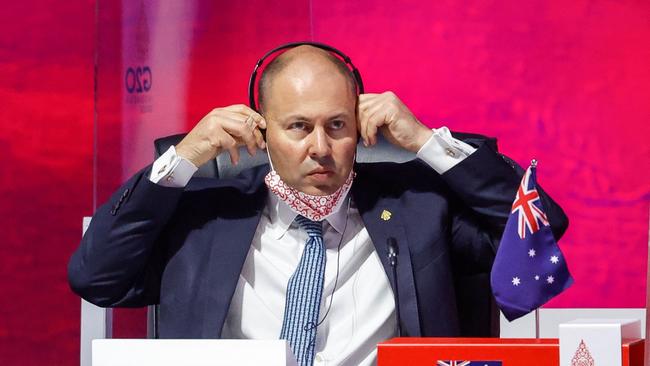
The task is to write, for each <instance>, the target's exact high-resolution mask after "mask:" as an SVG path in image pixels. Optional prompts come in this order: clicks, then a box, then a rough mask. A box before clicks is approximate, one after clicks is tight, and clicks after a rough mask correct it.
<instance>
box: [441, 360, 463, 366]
mask: <svg viewBox="0 0 650 366" xmlns="http://www.w3.org/2000/svg"><path fill="white" fill-rule="evenodd" d="M467 365H469V361H448V362H447V361H438V366H467Z"/></svg>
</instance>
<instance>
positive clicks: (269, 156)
mask: <svg viewBox="0 0 650 366" xmlns="http://www.w3.org/2000/svg"><path fill="white" fill-rule="evenodd" d="M266 156H267V157H268V158H269V165H271V171H272V172H274V171H275V168H274V167H273V161H272V160H271V153H270V152H269V144H266Z"/></svg>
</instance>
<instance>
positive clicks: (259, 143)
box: [176, 104, 266, 167]
mask: <svg viewBox="0 0 650 366" xmlns="http://www.w3.org/2000/svg"><path fill="white" fill-rule="evenodd" d="M260 128H266V121H265V120H264V117H262V115H260V114H259V113H257V112H255V111H254V110H252V109H251V108H249V107H247V106H245V105H243V104H235V105H231V106H228V107H224V108H216V109H213V110H212V111H211V112H210V113H208V114H207V115H206V116H205V117H203V119H201V120H200V121H199V123H197V124H196V126H194V128H193V129H192V131H190V132H189V133H188V134H187V136H185V138H184V139H183V140H182V141H181V142H180V143H178V145H177V146H176V154H178V156H180V157H182V158H185V159H187V160H189V161H191V162H192V164H194V165H195V166H197V167H200V166H201V165H203V164H205V163H206V162H208V161H209V160H211V159H214V158H215V157H216V156H217V155H219V154H221V152H222V151H224V150H227V151H228V152H229V153H230V161H231V162H232V163H233V164H237V162H238V161H239V147H240V146H244V145H245V146H246V149H247V150H248V153H249V154H250V155H251V156H253V155H255V153H256V152H257V149H258V148H259V149H260V150H262V149H265V148H266V144H265V142H264V138H263V137H262V133H261V132H260V130H259V129H260Z"/></svg>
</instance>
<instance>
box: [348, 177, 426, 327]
mask: <svg viewBox="0 0 650 366" xmlns="http://www.w3.org/2000/svg"><path fill="white" fill-rule="evenodd" d="M376 186H377V182H375V183H374V184H373V183H372V182H370V180H364V177H363V174H362V172H359V174H358V175H357V179H356V180H355V182H354V184H353V186H352V197H353V198H354V202H355V203H356V205H357V208H358V209H359V213H360V215H361V218H362V219H363V222H364V224H365V226H366V229H367V230H368V234H369V235H370V238H371V240H372V242H373V244H374V245H375V249H376V250H377V254H378V255H379V258H380V259H381V263H382V265H383V266H384V270H385V271H386V274H387V275H388V278H389V279H390V284H391V287H392V289H393V293H394V292H395V284H394V279H393V272H392V267H391V265H390V263H389V262H388V246H387V241H388V238H390V237H392V238H394V239H395V240H396V241H397V245H398V248H399V254H398V258H397V259H398V262H397V263H398V264H397V283H398V285H399V286H398V288H399V302H400V317H401V320H402V335H404V336H411V337H418V336H420V335H421V330H420V319H419V312H418V304H417V294H416V291H415V281H414V279H413V269H412V264H411V255H410V250H409V244H408V239H407V236H406V231H405V226H404V223H403V221H402V220H403V217H402V213H403V211H402V209H401V207H400V206H399V202H398V198H394V197H385V196H382V195H381V194H380V193H379V192H378V191H377V190H376V189H375V188H374V187H376Z"/></svg>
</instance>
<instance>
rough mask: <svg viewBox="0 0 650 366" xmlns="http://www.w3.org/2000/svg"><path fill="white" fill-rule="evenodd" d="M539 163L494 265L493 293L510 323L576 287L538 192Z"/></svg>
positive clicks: (529, 173) (529, 174)
mask: <svg viewBox="0 0 650 366" xmlns="http://www.w3.org/2000/svg"><path fill="white" fill-rule="evenodd" d="M536 165H537V164H536V161H534V160H533V162H532V164H531V166H530V167H529V168H528V169H527V170H526V174H524V176H523V178H522V179H521V184H520V185H519V189H518V190H517V195H516V196H515V201H514V203H513V204H512V210H511V212H510V216H509V217H508V221H507V223H506V228H505V230H504V231H503V236H502V237H501V243H500V244H499V250H498V251H497V255H496V258H495V260H494V265H493V266H492V273H491V284H492V293H493V294H494V297H495V300H496V302H497V304H498V305H499V308H500V309H501V311H502V312H503V315H505V317H506V318H507V319H508V320H510V321H512V320H514V319H517V318H519V317H521V316H524V315H526V314H528V313H529V312H531V311H533V310H535V309H537V308H539V307H540V306H542V305H544V304H545V303H546V302H548V301H549V300H550V299H551V298H553V297H554V296H556V295H558V294H560V293H561V292H562V291H564V290H566V289H567V288H568V287H569V286H571V284H572V283H573V278H572V277H571V274H570V273H569V269H568V267H567V264H566V262H565V260H564V256H563V255H562V252H561V251H560V248H559V247H558V245H557V243H556V242H555V238H554V237H553V233H552V231H551V228H550V226H549V223H548V219H547V217H546V214H545V212H544V207H542V202H541V200H540V197H539V194H538V193H537V182H536Z"/></svg>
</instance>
